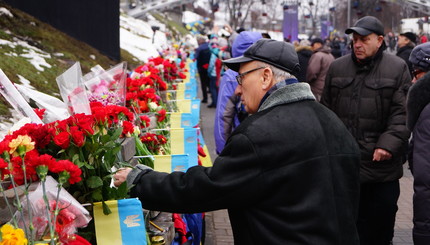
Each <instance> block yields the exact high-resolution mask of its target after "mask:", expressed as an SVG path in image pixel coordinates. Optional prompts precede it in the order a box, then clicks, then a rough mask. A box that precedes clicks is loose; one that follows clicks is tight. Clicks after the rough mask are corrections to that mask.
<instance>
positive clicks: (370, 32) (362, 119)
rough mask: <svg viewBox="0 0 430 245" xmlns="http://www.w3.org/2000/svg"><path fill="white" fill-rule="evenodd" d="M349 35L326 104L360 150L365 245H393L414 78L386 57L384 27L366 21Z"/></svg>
mask: <svg viewBox="0 0 430 245" xmlns="http://www.w3.org/2000/svg"><path fill="white" fill-rule="evenodd" d="M345 33H346V34H352V54H350V55H346V56H343V57H341V58H339V59H337V60H335V61H334V62H333V63H332V64H331V66H330V68H329V71H328V73H327V76H326V81H325V88H324V92H323V96H322V99H321V102H322V103H323V104H324V105H326V106H327V107H328V108H330V109H331V110H333V111H334V112H335V113H336V114H337V115H338V116H339V118H340V119H341V120H342V121H343V123H344V124H345V125H346V127H347V128H348V129H349V131H350V132H351V134H352V135H353V136H354V138H355V139H356V141H357V143H358V145H359V147H360V150H361V166H360V180H361V189H360V205H359V214H358V223H357V228H358V232H359V236H360V243H361V244H366V245H368V244H372V245H373V244H374V245H388V244H390V243H391V240H392V238H393V235H394V224H395V218H396V212H397V209H398V208H397V200H398V198H399V195H400V186H399V179H400V178H401V177H402V175H403V163H404V162H405V159H406V157H405V155H406V153H405V150H406V148H407V143H408V139H409V135H410V132H409V131H408V129H407V128H406V111H405V102H406V91H405V89H406V88H407V87H408V84H410V82H411V77H410V74H409V69H408V66H407V65H406V63H405V62H404V61H403V60H402V59H401V58H399V57H397V56H394V55H392V54H388V53H386V52H384V50H385V48H386V46H385V42H384V27H383V25H382V23H381V22H380V21H379V20H378V19H377V18H375V17H373V16H366V17H363V18H361V19H359V20H358V21H357V22H356V23H355V24H354V26H353V27H351V28H349V29H347V30H346V31H345Z"/></svg>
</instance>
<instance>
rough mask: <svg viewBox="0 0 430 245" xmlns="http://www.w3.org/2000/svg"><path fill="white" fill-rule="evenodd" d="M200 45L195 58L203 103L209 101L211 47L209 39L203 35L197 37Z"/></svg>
mask: <svg viewBox="0 0 430 245" xmlns="http://www.w3.org/2000/svg"><path fill="white" fill-rule="evenodd" d="M197 42H198V44H199V47H198V48H197V49H196V52H195V58H196V62H197V70H198V72H199V77H200V86H201V90H202V95H203V98H202V103H207V102H208V89H209V82H210V81H209V76H208V66H209V60H210V58H211V51H210V49H209V43H208V42H207V40H206V39H205V38H204V37H203V36H201V37H198V38H197Z"/></svg>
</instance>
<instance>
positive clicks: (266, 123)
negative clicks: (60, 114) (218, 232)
mask: <svg viewBox="0 0 430 245" xmlns="http://www.w3.org/2000/svg"><path fill="white" fill-rule="evenodd" d="M133 171H134V170H133ZM129 176H130V175H129ZM127 181H133V183H134V184H136V186H135V187H134V188H133V189H132V195H133V196H138V197H139V198H140V199H141V200H142V205H143V206H144V207H145V208H147V209H151V210H161V211H169V212H180V213H187V212H206V211H212V210H218V209H228V211H229V216H230V221H231V225H232V229H233V234H234V241H235V244H243V245H252V244H258V245H261V244H288V245H299V244H300V245H305V244H309V245H311V244H312V245H315V244H318V245H345V244H348V245H355V244H359V242H358V235H357V232H356V226H355V222H356V217H357V207H358V198H359V149H358V146H357V145H356V143H355V140H354V139H353V138H352V136H351V135H350V133H349V132H348V131H347V129H346V128H345V126H344V125H343V124H342V122H341V121H340V120H339V119H338V118H337V117H336V115H335V114H334V113H332V112H331V111H330V110H328V109H327V108H325V107H324V106H322V105H320V104H319V103H317V102H316V101H315V98H314V97H313V95H312V93H311V91H310V88H309V85H308V84H305V83H295V84H291V85H287V86H285V87H283V88H280V89H278V90H276V91H275V92H273V93H272V94H270V96H269V97H268V98H267V99H266V100H265V101H264V103H263V104H262V105H261V106H260V110H259V112H257V113H256V114H254V115H252V116H250V117H248V118H247V119H245V120H244V121H243V122H242V123H241V124H240V125H239V127H237V128H236V130H235V131H234V132H233V134H232V135H231V137H230V138H229V139H228V140H227V143H226V146H225V148H224V150H223V151H222V152H221V154H220V155H219V157H218V158H216V160H215V162H214V164H213V167H202V166H195V167H191V168H190V169H188V171H187V172H186V173H182V172H174V173H172V174H166V173H160V172H155V171H148V172H144V173H142V174H139V175H138V176H137V178H136V179H135V180H132V179H129V178H128V179H127Z"/></svg>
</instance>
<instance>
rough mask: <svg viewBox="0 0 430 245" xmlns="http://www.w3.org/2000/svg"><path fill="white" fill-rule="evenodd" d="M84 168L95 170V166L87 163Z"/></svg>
mask: <svg viewBox="0 0 430 245" xmlns="http://www.w3.org/2000/svg"><path fill="white" fill-rule="evenodd" d="M84 166H85V167H86V168H87V169H94V166H93V165H91V164H88V163H86V162H84Z"/></svg>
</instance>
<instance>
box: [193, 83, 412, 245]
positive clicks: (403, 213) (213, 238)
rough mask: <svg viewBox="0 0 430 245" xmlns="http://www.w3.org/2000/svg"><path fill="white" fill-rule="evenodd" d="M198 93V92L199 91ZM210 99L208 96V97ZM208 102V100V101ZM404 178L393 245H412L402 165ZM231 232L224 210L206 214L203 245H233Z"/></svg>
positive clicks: (209, 112)
mask: <svg viewBox="0 0 430 245" xmlns="http://www.w3.org/2000/svg"><path fill="white" fill-rule="evenodd" d="M199 90H200V88H199ZM199 92H200V91H199ZM209 97H210V96H209ZM209 100H210V99H209ZM207 105H208V104H201V111H200V113H201V114H200V118H201V122H200V125H201V129H202V133H203V137H204V139H205V143H206V145H207V147H208V150H209V152H210V155H211V159H212V161H213V160H215V158H216V153H215V142H214V137H213V135H214V134H213V130H214V116H215V109H214V108H207ZM404 170H405V171H404V172H405V174H404V176H403V178H401V179H400V191H401V192H400V198H399V201H398V205H399V210H398V212H397V217H396V226H395V234H394V239H393V244H394V245H412V244H413V242H412V195H413V185H412V184H413V177H412V175H411V173H410V171H409V170H408V169H407V164H405V165H404ZM233 244H234V242H233V232H232V230H231V226H230V220H229V218H228V214H227V211H226V210H218V211H213V212H208V213H206V241H205V245H233Z"/></svg>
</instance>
